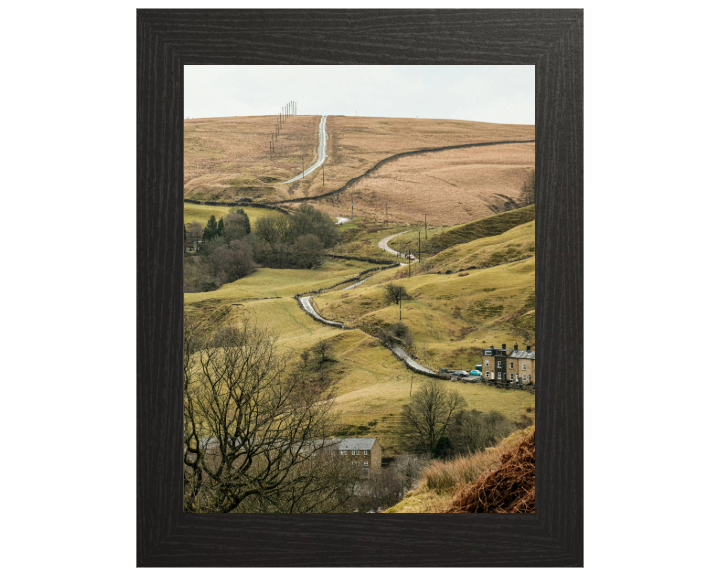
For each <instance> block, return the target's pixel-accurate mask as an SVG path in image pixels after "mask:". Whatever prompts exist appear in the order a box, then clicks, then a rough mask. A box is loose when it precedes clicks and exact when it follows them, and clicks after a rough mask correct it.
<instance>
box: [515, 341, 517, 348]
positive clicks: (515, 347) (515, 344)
mask: <svg viewBox="0 0 720 576" xmlns="http://www.w3.org/2000/svg"><path fill="white" fill-rule="evenodd" d="M515 350H517V342H515Z"/></svg>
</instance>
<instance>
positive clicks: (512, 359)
mask: <svg viewBox="0 0 720 576" xmlns="http://www.w3.org/2000/svg"><path fill="white" fill-rule="evenodd" d="M475 369H476V370H478V371H480V372H482V375H483V376H484V377H485V380H490V381H493V382H522V383H523V384H527V385H530V384H534V383H535V351H534V350H530V346H528V347H527V350H518V345H517V343H516V344H515V347H514V348H513V349H512V350H510V349H508V348H506V347H505V344H503V345H502V348H495V346H490V348H485V349H483V361H482V364H478V365H476V366H475Z"/></svg>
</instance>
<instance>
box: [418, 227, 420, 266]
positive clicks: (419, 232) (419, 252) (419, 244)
mask: <svg viewBox="0 0 720 576" xmlns="http://www.w3.org/2000/svg"><path fill="white" fill-rule="evenodd" d="M419 263H420V230H418V264H419Z"/></svg>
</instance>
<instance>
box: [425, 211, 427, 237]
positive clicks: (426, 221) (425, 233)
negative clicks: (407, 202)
mask: <svg viewBox="0 0 720 576" xmlns="http://www.w3.org/2000/svg"><path fill="white" fill-rule="evenodd" d="M425 240H427V214H425Z"/></svg>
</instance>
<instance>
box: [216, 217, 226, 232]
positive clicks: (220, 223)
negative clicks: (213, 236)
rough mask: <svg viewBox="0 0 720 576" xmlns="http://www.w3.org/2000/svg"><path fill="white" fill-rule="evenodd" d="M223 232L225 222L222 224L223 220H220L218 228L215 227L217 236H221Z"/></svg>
mask: <svg viewBox="0 0 720 576" xmlns="http://www.w3.org/2000/svg"><path fill="white" fill-rule="evenodd" d="M223 230H225V222H223V219H222V218H220V222H218V227H217V235H218V236H222V235H223Z"/></svg>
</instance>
